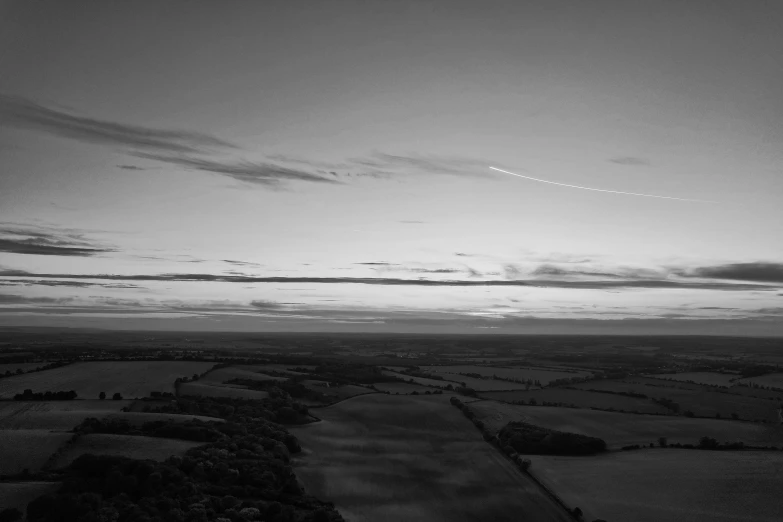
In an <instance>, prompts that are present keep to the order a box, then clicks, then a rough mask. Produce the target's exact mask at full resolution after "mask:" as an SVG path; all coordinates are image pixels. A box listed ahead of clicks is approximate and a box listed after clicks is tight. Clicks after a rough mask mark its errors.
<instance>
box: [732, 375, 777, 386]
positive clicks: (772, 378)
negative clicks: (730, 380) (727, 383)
mask: <svg viewBox="0 0 783 522" xmlns="http://www.w3.org/2000/svg"><path fill="white" fill-rule="evenodd" d="M739 382H745V383H747V382H753V383H756V384H758V385H760V386H772V387H773V388H783V373H770V374H769V375H761V376H759V377H748V378H747V379H740V380H739Z"/></svg>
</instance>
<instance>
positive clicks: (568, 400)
mask: <svg viewBox="0 0 783 522" xmlns="http://www.w3.org/2000/svg"><path fill="white" fill-rule="evenodd" d="M480 395H481V397H483V398H486V399H493V400H498V401H506V402H518V401H524V402H525V403H529V402H530V401H531V400H535V401H536V403H537V404H543V403H544V402H556V403H563V404H565V405H571V404H573V405H575V406H576V407H578V408H598V409H602V410H618V411H629V412H640V413H663V414H665V413H668V410H667V409H666V408H664V407H663V406H661V405H659V404H655V403H654V402H652V401H650V400H649V399H642V398H638V397H626V396H624V395H613V394H608V393H597V392H590V391H584V390H570V389H566V388H546V389H543V390H530V391H524V390H518V391H507V392H483V393H481V394H480Z"/></svg>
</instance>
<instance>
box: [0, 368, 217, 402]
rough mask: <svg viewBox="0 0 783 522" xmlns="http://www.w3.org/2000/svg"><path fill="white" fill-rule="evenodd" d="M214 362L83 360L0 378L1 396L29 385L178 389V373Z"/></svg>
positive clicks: (89, 392) (83, 394)
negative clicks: (176, 383) (176, 386)
mask: <svg viewBox="0 0 783 522" xmlns="http://www.w3.org/2000/svg"><path fill="white" fill-rule="evenodd" d="M212 366H214V363H209V362H191V361H106V362H80V363H74V364H69V365H68V366H64V367H62V368H55V369H51V370H45V371H42V372H35V373H28V374H25V375H18V376H15V377H8V378H5V379H0V399H10V398H13V396H14V395H15V394H17V393H21V392H22V391H24V390H25V389H27V388H30V389H32V390H33V391H34V392H39V391H46V390H52V391H59V390H65V391H67V390H75V391H76V393H78V395H79V398H81V399H97V398H98V394H99V393H100V392H102V391H103V392H106V395H108V396H109V397H111V396H112V395H113V394H114V393H117V392H119V393H121V394H122V396H123V397H124V398H126V399H131V398H135V397H147V396H149V394H150V392H151V391H161V392H172V393H173V392H174V381H175V380H176V379H177V377H186V376H192V375H193V374H194V373H202V372H204V371H206V370H208V369H209V368H211V367H212Z"/></svg>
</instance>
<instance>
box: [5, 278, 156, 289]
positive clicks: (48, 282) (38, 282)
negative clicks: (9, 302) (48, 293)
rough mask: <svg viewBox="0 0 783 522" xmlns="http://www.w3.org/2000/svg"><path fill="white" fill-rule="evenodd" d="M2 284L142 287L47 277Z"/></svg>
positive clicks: (12, 280)
mask: <svg viewBox="0 0 783 522" xmlns="http://www.w3.org/2000/svg"><path fill="white" fill-rule="evenodd" d="M0 286H65V287H71V288H89V287H95V286H98V287H101V288H142V287H141V286H138V285H132V284H128V283H86V282H83V281H57V280H46V279H38V280H33V279H0Z"/></svg>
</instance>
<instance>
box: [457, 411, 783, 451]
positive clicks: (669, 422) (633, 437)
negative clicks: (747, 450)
mask: <svg viewBox="0 0 783 522" xmlns="http://www.w3.org/2000/svg"><path fill="white" fill-rule="evenodd" d="M470 409H471V411H473V412H474V413H475V414H476V417H477V418H479V419H481V420H482V421H483V422H484V424H485V425H486V426H487V427H488V428H491V429H493V430H499V429H500V428H502V427H503V426H505V425H506V424H507V423H508V422H510V421H523V422H529V423H531V424H535V425H537V426H542V427H544V428H549V429H554V430H559V431H567V432H572V433H581V434H583V435H589V436H591V437H599V438H602V439H604V440H605V441H606V443H607V445H608V446H609V447H610V448H614V449H617V448H620V447H622V446H625V445H631V444H649V443H650V442H656V441H657V440H658V437H667V438H668V440H669V442H670V443H675V442H680V443H682V444H696V443H698V440H699V438H700V437H703V436H709V437H713V438H716V439H718V440H719V441H720V442H735V441H738V440H739V441H742V442H745V443H746V444H750V445H754V446H780V445H782V444H783V431H781V430H780V429H779V428H778V427H775V426H768V425H764V424H755V423H750V422H742V421H729V420H716V419H689V418H687V417H671V416H659V415H634V414H632V413H613V412H608V411H595V410H583V409H571V408H555V407H549V406H515V405H511V404H504V403H500V402H495V401H476V402H473V403H471V404H470Z"/></svg>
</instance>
